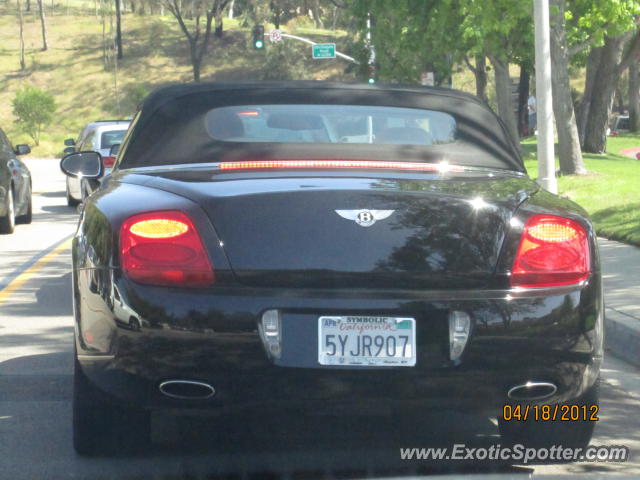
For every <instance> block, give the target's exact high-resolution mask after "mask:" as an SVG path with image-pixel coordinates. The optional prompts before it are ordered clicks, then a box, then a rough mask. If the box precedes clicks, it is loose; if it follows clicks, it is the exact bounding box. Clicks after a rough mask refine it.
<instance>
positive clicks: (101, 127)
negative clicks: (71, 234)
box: [64, 120, 130, 207]
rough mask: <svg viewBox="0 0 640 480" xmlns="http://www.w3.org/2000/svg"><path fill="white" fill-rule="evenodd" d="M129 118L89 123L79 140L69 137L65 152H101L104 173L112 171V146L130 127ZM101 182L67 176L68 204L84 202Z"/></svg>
mask: <svg viewBox="0 0 640 480" xmlns="http://www.w3.org/2000/svg"><path fill="white" fill-rule="evenodd" d="M129 123H130V121H129V120H99V121H97V122H91V123H89V124H87V125H86V126H85V127H84V128H83V129H82V132H80V135H79V136H78V140H77V141H76V140H74V139H72V138H68V139H66V140H65V141H64V144H65V146H66V148H65V149H64V154H69V153H73V152H83V151H94V152H98V153H100V155H101V156H102V162H103V163H104V168H105V171H104V174H105V175H107V174H109V172H110V171H111V167H112V166H113V163H114V162H115V156H110V151H111V147H112V146H113V145H116V144H119V143H121V142H122V139H123V138H124V134H125V133H126V131H127V128H129ZM98 184H99V180H94V181H87V180H86V179H82V178H71V177H67V188H66V191H67V192H66V193H67V205H69V206H71V207H74V206H77V205H78V204H80V203H82V202H83V201H84V199H85V198H86V197H87V196H89V195H90V194H91V193H92V192H93V190H95V188H96V187H97V185H98Z"/></svg>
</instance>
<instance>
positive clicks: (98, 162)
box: [60, 152, 104, 179]
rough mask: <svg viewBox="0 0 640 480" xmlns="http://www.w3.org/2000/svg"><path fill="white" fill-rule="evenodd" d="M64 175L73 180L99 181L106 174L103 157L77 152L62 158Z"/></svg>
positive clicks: (91, 153) (61, 167)
mask: <svg viewBox="0 0 640 480" xmlns="http://www.w3.org/2000/svg"><path fill="white" fill-rule="evenodd" d="M60 170H62V173H64V174H65V175H67V176H69V177H73V178H87V179H97V178H100V177H101V176H102V175H103V173H104V167H103V166H102V156H101V155H100V154H99V153H98V152H77V153H71V154H69V155H66V156H64V157H62V160H60Z"/></svg>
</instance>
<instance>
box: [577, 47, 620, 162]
mask: <svg viewBox="0 0 640 480" xmlns="http://www.w3.org/2000/svg"><path fill="white" fill-rule="evenodd" d="M628 40H629V36H628V35H621V36H620V37H615V38H611V37H607V38H606V39H605V43H604V46H603V47H602V53H601V58H600V63H599V65H598V70H597V73H596V74H595V79H594V84H593V93H592V95H591V102H590V106H589V113H588V115H587V122H586V126H585V130H584V151H585V152H589V153H605V152H606V151H607V128H608V126H609V117H610V115H611V108H612V106H613V100H614V95H615V87H616V84H617V82H618V76H619V72H618V66H619V64H620V62H621V60H622V52H623V50H624V46H625V44H626V43H627V41H628Z"/></svg>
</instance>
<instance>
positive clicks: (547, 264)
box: [61, 82, 603, 454]
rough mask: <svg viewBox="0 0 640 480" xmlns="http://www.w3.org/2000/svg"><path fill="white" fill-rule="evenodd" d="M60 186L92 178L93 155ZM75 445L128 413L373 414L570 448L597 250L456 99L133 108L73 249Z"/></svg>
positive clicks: (257, 89) (228, 93) (473, 103)
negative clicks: (490, 420)
mask: <svg viewBox="0 0 640 480" xmlns="http://www.w3.org/2000/svg"><path fill="white" fill-rule="evenodd" d="M61 167H62V170H63V171H64V172H65V173H66V174H67V175H71V176H79V175H82V176H84V177H85V178H98V177H100V176H101V174H102V168H103V167H102V162H101V161H100V155H99V154H97V153H95V152H79V153H74V154H71V155H68V156H66V157H65V158H63V160H62V162H61ZM73 298H74V306H75V309H74V313H75V348H76V362H75V384H74V405H73V409H74V418H73V422H74V423H73V427H74V445H75V448H76V450H77V451H78V452H79V453H81V454H92V453H97V452H101V451H102V449H103V448H106V447H105V445H106V443H107V442H109V441H110V442H115V443H116V444H118V442H122V441H123V439H125V440H128V441H131V440H132V439H133V438H135V439H136V442H144V441H147V440H148V439H149V438H148V437H149V430H150V426H149V425H150V420H149V419H150V412H151V411H152V410H155V411H163V410H176V409H177V410H180V409H194V408H197V409H200V410H202V409H205V410H206V409H209V410H211V411H231V410H233V411H239V412H241V411H242V410H243V409H254V408H256V407H255V406H256V404H257V403H258V404H259V405H260V409H261V410H264V411H277V410H278V409H281V408H289V407H290V406H291V405H298V406H300V407H302V408H303V411H304V409H305V408H308V409H312V408H324V409H330V408H332V406H334V405H358V404H359V403H361V402H383V403H385V404H386V405H392V406H393V407H394V408H397V409H398V411H405V410H404V408H405V407H406V408H407V411H409V409H411V411H414V412H416V413H415V414H416V415H418V416H419V415H420V412H425V411H426V410H427V409H428V410H429V411H434V410H437V409H441V408H447V409H461V410H464V411H466V412H468V411H473V412H478V413H479V414H483V415H489V416H493V417H494V418H495V417H497V418H498V422H499V429H500V433H501V435H502V436H503V443H508V442H514V443H515V442H519V443H523V444H537V445H556V444H562V445H565V446H570V445H571V446H579V445H586V444H587V443H588V442H589V440H590V438H591V433H592V430H593V422H590V421H584V420H583V419H580V420H575V419H574V421H560V419H559V418H558V419H557V420H558V421H555V422H553V421H549V422H541V421H537V422H536V421H533V419H528V420H527V421H513V420H512V421H507V420H506V419H504V418H502V413H503V405H505V404H509V405H514V406H518V405H523V406H525V405H543V404H544V405H551V406H554V405H570V406H572V405H578V406H581V407H585V408H586V407H588V406H592V405H596V404H597V399H598V394H597V388H598V378H599V369H600V365H601V362H602V353H603V327H602V322H603V300H602V285H601V274H600V265H599V259H598V249H597V244H596V238H595V236H594V230H593V227H592V225H591V223H590V221H589V219H588V218H587V215H586V213H585V212H584V210H583V209H582V208H580V207H579V206H578V205H576V204H574V203H572V202H571V201H569V200H566V199H563V198H559V197H557V196H555V195H552V194H550V193H549V192H547V191H544V190H543V189H541V188H540V187H539V186H538V185H537V184H536V183H535V182H534V181H532V180H531V179H530V178H529V177H528V176H527V173H526V171H525V168H524V166H523V162H522V159H521V157H520V154H519V148H518V146H517V144H516V143H515V142H514V140H513V139H512V138H510V137H509V135H508V134H507V132H506V130H505V128H504V127H503V125H502V124H501V122H500V121H499V120H498V118H497V117H496V116H495V115H494V114H493V113H492V111H491V110H490V109H489V108H488V107H487V106H486V105H485V104H483V103H482V102H480V101H479V100H477V99H476V98H475V97H472V96H469V95H466V94H463V93H460V92H456V91H452V90H447V89H437V88H412V87H391V86H389V87H386V86H363V85H342V84H330V83H318V82H315V83H255V84H193V85H184V86H172V87H167V88H164V89H161V90H158V91H156V92H155V93H153V94H151V95H150V96H149V97H148V98H147V99H146V100H145V101H144V102H143V104H142V105H141V107H140V109H139V111H138V112H137V114H136V115H135V117H134V119H133V121H132V124H131V128H130V129H129V132H128V133H127V136H126V138H125V139H124V142H123V144H122V146H121V148H120V152H119V155H118V159H117V162H116V164H115V166H114V168H113V171H112V173H111V175H110V176H108V177H106V178H105V179H104V181H103V182H102V185H101V187H100V189H99V190H98V191H97V192H95V193H94V194H93V195H92V196H91V197H90V198H89V199H88V201H87V203H86V206H85V208H84V211H83V213H82V215H81V218H80V222H79V226H78V230H77V233H76V236H75V238H74V242H73Z"/></svg>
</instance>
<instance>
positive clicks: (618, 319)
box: [604, 308, 640, 366]
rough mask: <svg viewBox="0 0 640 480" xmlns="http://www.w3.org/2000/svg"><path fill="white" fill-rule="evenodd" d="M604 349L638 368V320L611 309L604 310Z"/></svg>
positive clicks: (639, 360) (639, 344) (639, 326)
mask: <svg viewBox="0 0 640 480" xmlns="http://www.w3.org/2000/svg"><path fill="white" fill-rule="evenodd" d="M604 338H605V348H606V349H607V351H608V352H609V353H611V354H612V355H613V356H615V357H619V358H621V359H623V360H625V361H627V362H629V363H632V364H633V365H636V366H640V320H639V319H637V318H635V317H632V316H630V315H625V314H624V313H620V312H618V311H617V310H614V309H613V308H606V309H605V319H604Z"/></svg>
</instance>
